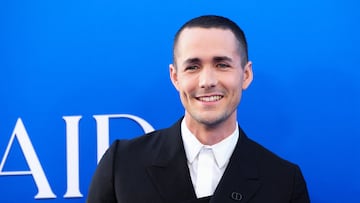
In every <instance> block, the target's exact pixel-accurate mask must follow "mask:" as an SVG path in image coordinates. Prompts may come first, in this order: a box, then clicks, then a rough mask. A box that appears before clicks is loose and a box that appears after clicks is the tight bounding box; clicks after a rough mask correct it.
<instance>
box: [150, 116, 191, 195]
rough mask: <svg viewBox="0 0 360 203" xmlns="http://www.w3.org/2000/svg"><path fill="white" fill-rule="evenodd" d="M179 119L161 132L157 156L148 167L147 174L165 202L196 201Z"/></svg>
mask: <svg viewBox="0 0 360 203" xmlns="http://www.w3.org/2000/svg"><path fill="white" fill-rule="evenodd" d="M180 123H181V119H180V120H179V121H178V122H177V123H176V124H175V125H174V126H172V127H171V128H168V129H165V130H163V131H161V132H160V133H161V134H160V135H159V136H161V138H160V139H159V141H160V142H161V143H159V144H160V145H161V146H160V148H159V150H158V152H156V153H158V155H157V156H156V158H155V159H154V160H153V163H152V165H151V166H149V167H148V173H149V175H150V177H151V179H152V181H153V183H154V185H155V186H156V188H157V190H158V191H159V193H160V195H161V196H162V197H163V198H164V201H165V202H185V201H189V200H192V199H194V198H195V199H196V195H195V192H194V189H193V185H192V182H191V177H190V172H189V169H188V166H187V159H186V155H185V150H184V146H183V142H182V138H181V130H180Z"/></svg>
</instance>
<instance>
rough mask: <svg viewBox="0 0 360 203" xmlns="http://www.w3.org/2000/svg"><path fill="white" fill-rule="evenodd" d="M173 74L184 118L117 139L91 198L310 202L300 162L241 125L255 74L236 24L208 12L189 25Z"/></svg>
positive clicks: (177, 45)
mask: <svg viewBox="0 0 360 203" xmlns="http://www.w3.org/2000/svg"><path fill="white" fill-rule="evenodd" d="M170 78H171V81H172V83H173V84H174V86H175V88H176V89H177V90H178V92H179V94H180V99H181V102H182V104H183V106H184V108H185V115H184V117H183V118H182V119H180V120H179V121H178V122H177V123H175V124H174V125H173V126H172V127H170V128H167V129H163V130H158V131H155V132H152V133H149V134H147V135H144V136H141V137H139V138H135V139H132V140H127V141H125V140H122V141H115V142H114V143H113V144H112V146H111V147H110V148H109V149H108V151H107V152H106V153H105V155H104V156H103V158H102V160H101V161H100V163H99V165H98V168H97V170H96V172H95V175H94V177H93V180H92V183H91V186H90V190H89V194H88V199H87V202H88V203H101V202H121V203H142V202H154V203H162V202H163V203H176V202H179V203H180V202H184V203H185V202H214V203H226V202H249V203H285V202H287V203H288V202H292V203H294V202H296V203H307V202H310V200H309V196H308V192H307V188H306V184H305V181H304V178H303V176H302V174H301V172H300V169H299V167H298V166H296V165H294V164H292V163H290V162H288V161H285V160H283V159H281V158H279V157H278V156H276V155H274V154H273V153H271V152H270V151H268V150H266V149H265V148H263V147H262V146H260V145H259V144H257V143H255V142H254V141H252V140H250V139H249V138H247V136H246V135H245V133H244V132H243V131H242V130H241V128H240V127H239V126H238V124H237V107H238V105H239V103H240V99H241V94H242V90H245V89H246V88H247V87H248V86H249V85H250V83H251V81H252V79H253V72H252V63H251V61H248V53H247V43H246V40H245V36H244V33H243V31H242V30H241V29H240V28H239V27H238V26H237V25H236V24H235V23H234V22H232V21H231V20H229V19H227V18H224V17H220V16H200V17H197V18H195V19H192V20H190V21H189V22H187V23H186V24H184V25H183V26H182V27H181V28H180V30H179V31H178V32H177V34H176V35H175V40H174V48H173V64H172V65H170Z"/></svg>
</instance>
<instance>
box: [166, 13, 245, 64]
mask: <svg viewBox="0 0 360 203" xmlns="http://www.w3.org/2000/svg"><path fill="white" fill-rule="evenodd" d="M194 27H200V28H220V29H225V30H226V29H228V30H230V31H231V32H232V33H233V34H234V35H235V37H236V39H237V41H238V42H239V54H240V57H241V61H242V64H241V65H242V67H244V66H245V65H246V63H247V62H248V47H247V42H246V38H245V34H244V32H243V30H242V29H241V28H240V27H239V26H238V25H237V24H236V23H235V22H233V21H232V20H230V19H228V18H225V17H222V16H217V15H204V16H199V17H196V18H193V19H191V20H189V21H188V22H186V23H185V24H184V25H183V26H181V28H180V29H179V30H178V31H177V33H176V34H175V37H174V44H173V62H174V64H175V48H176V45H177V42H178V39H179V36H180V34H181V32H182V31H183V30H184V29H185V28H194Z"/></svg>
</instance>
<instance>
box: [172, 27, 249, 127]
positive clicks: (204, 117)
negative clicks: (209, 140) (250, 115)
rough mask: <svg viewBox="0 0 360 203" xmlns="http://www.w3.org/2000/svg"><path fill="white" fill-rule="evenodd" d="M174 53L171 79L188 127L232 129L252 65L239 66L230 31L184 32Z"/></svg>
mask: <svg viewBox="0 0 360 203" xmlns="http://www.w3.org/2000/svg"><path fill="white" fill-rule="evenodd" d="M174 52H175V54H174V55H175V58H174V60H175V61H174V65H173V64H172V65H170V77H171V80H172V82H173V84H174V86H175V88H176V89H177V90H178V91H179V94H180V98H181V102H182V104H183V106H184V108H185V120H186V122H187V124H188V126H194V125H197V124H201V125H205V126H208V127H213V126H218V125H219V124H225V126H234V123H236V112H237V110H236V109H237V106H238V105H239V103H240V99H241V93H242V90H244V89H246V88H247V87H248V86H249V84H250V83H251V81H252V76H253V75H252V67H251V65H252V64H251V62H248V63H247V64H246V65H245V66H244V67H242V66H241V64H242V63H241V56H240V52H239V43H238V41H237V40H236V38H235V36H234V34H233V33H232V32H231V31H230V30H229V29H220V28H200V27H193V28H185V29H184V30H183V31H182V32H181V33H180V36H179V39H178V41H177V44H176V47H175V50H174ZM175 64H176V65H175Z"/></svg>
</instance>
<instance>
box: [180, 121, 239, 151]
mask: <svg viewBox="0 0 360 203" xmlns="http://www.w3.org/2000/svg"><path fill="white" fill-rule="evenodd" d="M185 123H186V125H187V127H188V128H189V130H190V132H191V133H192V134H194V135H195V137H196V138H197V139H198V140H199V141H200V142H201V143H202V144H204V145H209V146H211V145H214V144H217V143H219V142H221V141H222V140H224V139H225V138H227V137H229V136H230V135H231V133H233V132H234V131H235V128H237V126H236V119H235V118H229V119H227V120H225V121H223V122H220V123H217V124H214V125H208V124H204V123H200V122H198V121H195V120H194V119H191V118H190V119H189V118H187V117H186V116H185Z"/></svg>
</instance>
